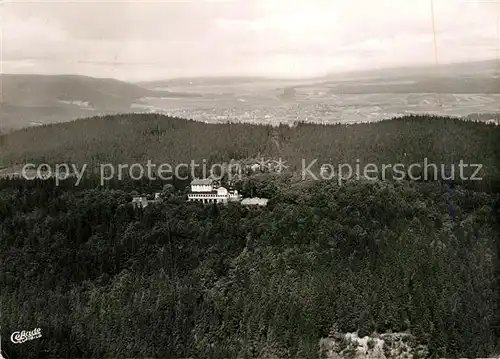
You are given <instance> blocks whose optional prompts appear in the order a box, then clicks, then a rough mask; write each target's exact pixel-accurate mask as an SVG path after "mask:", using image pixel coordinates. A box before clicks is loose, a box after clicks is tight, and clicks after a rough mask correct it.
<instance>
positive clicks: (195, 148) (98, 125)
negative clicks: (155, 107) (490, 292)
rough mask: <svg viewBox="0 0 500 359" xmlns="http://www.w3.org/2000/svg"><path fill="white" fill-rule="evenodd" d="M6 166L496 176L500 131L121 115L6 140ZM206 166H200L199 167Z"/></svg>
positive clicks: (428, 120)
mask: <svg viewBox="0 0 500 359" xmlns="http://www.w3.org/2000/svg"><path fill="white" fill-rule="evenodd" d="M0 148H1V151H0V166H3V167H7V166H11V165H14V164H23V163H26V162H32V163H44V162H45V163H49V164H55V163H78V164H82V163H87V164H89V166H90V165H92V164H97V165H98V164H100V163H136V162H138V163H146V161H147V160H151V161H152V162H153V163H158V164H160V163H170V164H177V163H180V162H182V163H189V162H190V161H191V160H195V161H201V160H203V159H205V160H207V161H208V162H209V163H213V162H221V161H229V160H231V159H236V160H239V159H247V158H259V157H264V158H266V159H276V158H279V157H281V158H283V159H284V160H286V161H287V165H288V166H290V169H291V170H293V169H299V168H301V166H302V162H301V161H302V159H305V160H306V161H311V160H313V159H318V164H319V163H332V164H338V163H350V164H354V163H355V161H356V160H357V159H359V160H360V162H361V164H363V163H375V164H394V163H422V161H423V159H424V158H428V159H429V161H432V162H434V163H443V164H451V163H458V162H459V161H460V160H463V161H464V163H470V164H483V165H484V169H483V170H482V171H483V172H482V173H483V174H485V175H486V174H488V175H495V176H497V175H498V173H499V172H498V164H499V163H500V127H499V126H495V125H489V124H484V123H479V122H471V121H463V120H459V119H454V118H443V117H434V116H407V117H402V118H397V119H393V120H390V121H382V122H377V123H368V124H355V125H342V124H332V125H319V124H306V123H299V124H298V125H297V126H294V127H289V126H285V125H283V126H280V127H272V126H267V125H251V124H235V123H231V124H229V123H228V124H217V125H215V124H206V123H201V122H196V121H191V120H185V119H181V118H172V117H167V116H163V115H158V114H123V115H115V116H104V117H94V118H89V119H82V120H77V121H73V122H69V123H63V124H55V125H47V126H42V127H38V128H29V129H24V130H21V131H17V132H13V133H10V134H7V135H3V136H0ZM198 163H200V162H198Z"/></svg>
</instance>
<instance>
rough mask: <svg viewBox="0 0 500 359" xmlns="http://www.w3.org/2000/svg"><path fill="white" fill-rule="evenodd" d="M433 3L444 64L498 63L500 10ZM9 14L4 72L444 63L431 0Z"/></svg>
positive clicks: (107, 7) (277, 1) (55, 5)
mask: <svg viewBox="0 0 500 359" xmlns="http://www.w3.org/2000/svg"><path fill="white" fill-rule="evenodd" d="M434 3H435V9H434V10H435V17H436V28H437V39H438V49H439V56H440V61H443V62H447V61H465V60H469V59H480V58H488V57H492V56H493V55H494V51H493V49H495V48H496V46H497V38H496V26H497V25H496V10H497V9H496V7H495V4H494V3H491V2H489V1H487V0H484V1H474V0H435V1H434ZM0 11H2V12H3V20H2V23H1V28H2V34H3V58H4V60H5V62H4V71H5V72H16V71H26V69H30V71H34V72H37V71H39V72H46V73H53V72H73V73H82V72H83V73H86V74H88V75H93V76H110V75H112V76H116V77H119V78H123V79H129V78H130V79H132V78H133V79H139V78H140V76H144V77H146V76H148V77H151V76H152V77H157V78H161V77H165V76H185V75H192V76H195V75H219V74H235V75H237V74H267V75H269V74H273V73H276V74H278V73H279V75H280V76H283V75H286V74H288V75H290V76H297V75H304V76H305V75H306V74H307V75H309V74H312V73H314V74H321V73H324V72H329V71H331V70H332V69H342V68H344V69H346V70H348V69H352V68H353V67H354V68H368V67H372V66H390V65H395V64H397V65H401V64H410V63H411V64H413V63H424V62H426V63H428V62H430V61H433V59H434V55H433V51H434V50H433V34H432V21H431V12H430V0H429V1H427V0H405V1H402V0H376V1H374V0H349V1H345V0H286V1H285V0H252V1H249V0H233V1H229V0H228V1H221V2H220V1H215V2H214V1H205V0H196V1H186V2H169V3H167V2H163V3H159V2H126V3H114V2H102V3H96V2H88V3H82V2H72V3H62V2H49V1H39V2H37V3H32V2H30V3H22V2H16V3H13V2H9V3H6V4H4V5H3V6H2V8H1V10H0ZM141 66H142V67H141ZM141 69H142V70H141Z"/></svg>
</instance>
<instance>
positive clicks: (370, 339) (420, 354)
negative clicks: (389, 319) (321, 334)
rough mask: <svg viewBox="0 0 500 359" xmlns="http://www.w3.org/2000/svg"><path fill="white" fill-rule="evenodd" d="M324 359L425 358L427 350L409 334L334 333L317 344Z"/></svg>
mask: <svg viewBox="0 0 500 359" xmlns="http://www.w3.org/2000/svg"><path fill="white" fill-rule="evenodd" d="M319 346H320V354H321V358H325V359H403V358H408V359H413V358H425V357H427V348H426V347H425V346H423V345H417V341H416V339H415V337H414V336H413V335H411V334H410V333H385V334H372V335H371V336H365V337H361V338H360V337H359V336H358V334H357V333H344V334H343V333H339V332H334V333H332V334H331V335H330V336H329V337H328V338H322V339H321V340H320V343H319Z"/></svg>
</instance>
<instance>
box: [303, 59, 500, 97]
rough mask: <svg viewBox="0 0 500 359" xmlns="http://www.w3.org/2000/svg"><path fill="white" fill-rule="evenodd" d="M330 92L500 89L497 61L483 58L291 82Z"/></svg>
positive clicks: (438, 91)
mask: <svg viewBox="0 0 500 359" xmlns="http://www.w3.org/2000/svg"><path fill="white" fill-rule="evenodd" d="M294 87H295V88H301V87H302V88H304V87H314V88H316V89H322V90H324V91H328V92H331V93H349V94H372V93H454V94H476V93H484V94H497V93H500V63H499V62H498V61H497V60H487V61H478V62H467V63H453V64H443V65H439V66H430V65H429V66H408V67H394V68H381V69H370V70H365V71H352V72H345V73H330V74H328V75H326V76H324V77H323V78H322V79H321V80H320V81H311V82H310V83H309V84H304V85H300V86H294Z"/></svg>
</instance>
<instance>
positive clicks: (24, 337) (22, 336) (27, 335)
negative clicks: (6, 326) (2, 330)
mask: <svg viewBox="0 0 500 359" xmlns="http://www.w3.org/2000/svg"><path fill="white" fill-rule="evenodd" d="M41 337H42V329H40V328H36V329H33V330H31V331H26V330H23V331H21V332H14V333H12V335H11V336H10V340H11V341H12V343H14V344H21V343H24V342H27V341H29V340H33V339H38V338H41Z"/></svg>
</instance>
